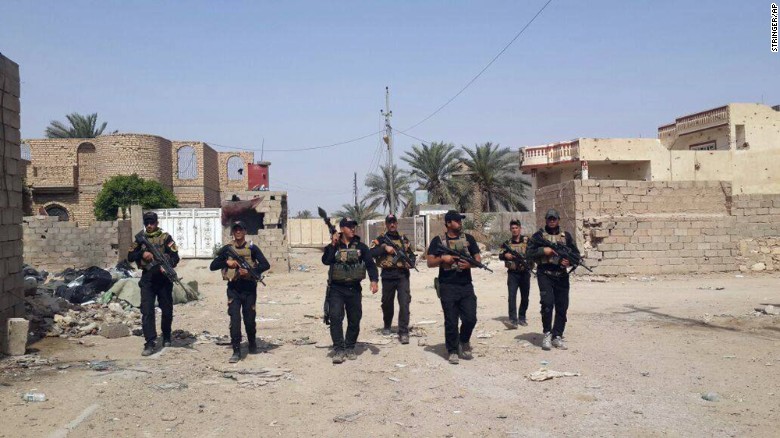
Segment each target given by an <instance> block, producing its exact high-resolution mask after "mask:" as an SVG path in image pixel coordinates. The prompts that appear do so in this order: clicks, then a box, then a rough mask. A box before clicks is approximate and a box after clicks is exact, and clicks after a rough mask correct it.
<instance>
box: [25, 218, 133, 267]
mask: <svg viewBox="0 0 780 438" xmlns="http://www.w3.org/2000/svg"><path fill="white" fill-rule="evenodd" d="M23 228H24V236H23V239H24V262H25V263H27V264H29V265H31V266H33V267H35V268H37V269H44V268H45V269H46V270H48V271H50V272H57V271H61V270H63V269H65V268H84V267H89V266H98V267H101V268H107V267H112V266H114V265H116V263H117V262H119V261H120V260H123V259H124V258H125V257H126V256H127V251H128V249H129V248H130V244H131V239H132V230H131V229H130V228H131V227H130V221H114V222H93V223H92V224H91V225H90V226H89V227H77V226H76V224H75V223H73V222H65V221H58V220H57V218H55V217H49V216H27V217H25V218H24V227H23Z"/></svg>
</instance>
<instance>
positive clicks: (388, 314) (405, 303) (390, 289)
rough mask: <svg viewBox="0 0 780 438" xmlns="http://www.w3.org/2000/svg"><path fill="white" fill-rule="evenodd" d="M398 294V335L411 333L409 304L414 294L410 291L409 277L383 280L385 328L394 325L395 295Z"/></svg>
mask: <svg viewBox="0 0 780 438" xmlns="http://www.w3.org/2000/svg"><path fill="white" fill-rule="evenodd" d="M396 292H397V293H398V334H399V335H401V334H408V333H409V304H410V303H411V302H412V294H411V291H410V290H409V277H407V276H402V277H400V278H392V279H390V278H383V279H382V316H383V319H384V322H385V327H388V328H389V327H390V326H391V325H392V324H393V313H394V307H395V303H394V301H395V295H396Z"/></svg>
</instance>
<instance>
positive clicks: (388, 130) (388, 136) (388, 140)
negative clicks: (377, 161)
mask: <svg viewBox="0 0 780 438" xmlns="http://www.w3.org/2000/svg"><path fill="white" fill-rule="evenodd" d="M380 113H382V115H383V116H385V135H384V137H383V140H384V141H385V144H387V167H388V171H389V176H388V179H389V180H390V213H392V214H395V187H394V182H395V181H393V180H394V179H395V178H393V128H392V126H390V117H392V115H393V112H392V111H390V87H385V109H384V110H380Z"/></svg>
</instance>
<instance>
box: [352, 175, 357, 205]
mask: <svg viewBox="0 0 780 438" xmlns="http://www.w3.org/2000/svg"><path fill="white" fill-rule="evenodd" d="M352 192H353V193H354V194H355V211H357V206H358V201H357V172H355V177H354V178H353V179H352Z"/></svg>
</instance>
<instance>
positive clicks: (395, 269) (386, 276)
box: [371, 214, 414, 344]
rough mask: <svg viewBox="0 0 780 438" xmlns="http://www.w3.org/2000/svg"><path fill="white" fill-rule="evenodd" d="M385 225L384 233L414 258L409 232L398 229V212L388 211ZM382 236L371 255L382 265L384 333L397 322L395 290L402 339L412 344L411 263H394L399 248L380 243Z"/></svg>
mask: <svg viewBox="0 0 780 438" xmlns="http://www.w3.org/2000/svg"><path fill="white" fill-rule="evenodd" d="M385 227H386V228H387V231H386V232H385V234H384V235H385V236H387V237H388V238H390V240H391V241H393V243H394V244H395V245H396V246H397V247H398V248H402V249H403V250H404V251H405V252H406V253H407V254H408V255H409V257H410V258H413V257H414V253H413V252H412V245H411V243H409V239H408V238H407V237H406V236H405V235H403V234H400V233H399V232H398V219H397V218H396V217H395V215H394V214H389V215H387V217H386V218H385ZM381 238H382V235H380V236H378V237H377V238H376V239H375V240H374V241H373V242H372V247H371V256H372V257H374V258H375V259H376V263H377V265H378V266H379V267H380V268H382V315H383V319H384V323H385V324H384V329H383V330H382V334H383V335H385V336H389V335H390V334H391V331H390V326H391V325H392V323H393V311H394V307H395V306H394V303H393V301H395V294H396V291H398V340H399V341H400V342H401V343H402V344H408V343H409V304H410V303H411V302H412V295H411V292H410V290H409V266H407V265H406V263H404V262H403V261H401V260H399V261H397V262H395V263H393V257H395V249H393V247H392V246H390V245H385V244H383V243H380V239H381Z"/></svg>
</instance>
